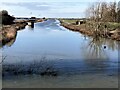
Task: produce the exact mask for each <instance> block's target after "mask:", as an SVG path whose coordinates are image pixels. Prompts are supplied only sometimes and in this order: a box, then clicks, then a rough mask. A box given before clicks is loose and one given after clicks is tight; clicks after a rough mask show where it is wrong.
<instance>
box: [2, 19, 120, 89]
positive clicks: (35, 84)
mask: <svg viewBox="0 0 120 90" xmlns="http://www.w3.org/2000/svg"><path fill="white" fill-rule="evenodd" d="M118 44H119V42H117V41H114V40H109V39H105V38H92V37H88V36H85V35H82V34H80V33H78V32H73V31H70V30H68V29H66V28H64V27H62V26H60V22H59V20H55V19H49V20H47V21H44V22H40V23H35V25H34V28H31V27H30V26H26V28H25V29H23V30H20V31H18V33H17V36H16V38H15V39H13V40H12V41H11V42H9V43H7V44H6V45H5V46H3V47H2V48H1V50H2V53H3V58H4V60H3V73H4V68H5V74H4V75H3V78H2V80H3V81H2V86H3V88H60V87H61V88H62V87H63V88H75V87H76V88H78V87H80V88H106V87H108V88H117V87H118V64H119V61H118V50H119V47H118ZM35 62H36V63H35ZM22 63H23V64H22ZM33 63H34V64H33ZM20 65H21V66H20ZM22 65H23V66H22ZM25 66H26V68H28V67H29V68H30V67H31V68H30V70H31V72H30V70H29V74H26V73H24V74H23V72H25V70H26V68H25ZM37 66H38V67H37ZM41 66H42V69H41V70H44V69H45V68H46V67H47V69H49V70H46V72H48V71H50V70H51V73H54V74H53V75H48V73H47V74H46V73H45V71H44V72H42V74H39V71H40V70H39V69H40V67H41ZM23 67H24V69H21V68H23ZM36 67H37V68H36ZM15 70H16V71H19V70H20V71H21V73H20V72H19V73H15ZM22 70H23V71H22ZM52 70H53V71H54V72H52ZM7 71H8V72H7ZM12 71H14V74H15V75H14V74H11V73H10V72H12ZM26 72H27V71H26ZM37 72H38V73H37ZM30 73H31V74H30ZM45 74H46V75H45Z"/></svg>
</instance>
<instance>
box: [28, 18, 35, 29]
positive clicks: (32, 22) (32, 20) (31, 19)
mask: <svg viewBox="0 0 120 90" xmlns="http://www.w3.org/2000/svg"><path fill="white" fill-rule="evenodd" d="M35 22H36V17H31V18H30V19H29V20H28V26H31V27H32V28H34V23H35Z"/></svg>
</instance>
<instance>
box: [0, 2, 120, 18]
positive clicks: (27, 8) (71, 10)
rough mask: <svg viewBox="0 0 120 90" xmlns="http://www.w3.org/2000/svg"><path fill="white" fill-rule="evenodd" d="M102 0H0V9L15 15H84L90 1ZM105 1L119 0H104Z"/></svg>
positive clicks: (72, 16)
mask: <svg viewBox="0 0 120 90" xmlns="http://www.w3.org/2000/svg"><path fill="white" fill-rule="evenodd" d="M98 1H104V0H2V1H1V0H0V6H1V7H0V9H2V10H3V9H5V10H7V11H8V12H9V13H10V14H11V15H14V16H16V17H31V16H36V17H65V18H66V17H69V18H79V17H85V14H84V13H85V10H86V8H87V7H88V6H89V5H90V4H91V3H92V2H98ZM106 1H107V2H113V1H117V2H118V1H119V0H106Z"/></svg>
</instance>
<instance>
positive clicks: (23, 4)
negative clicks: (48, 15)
mask: <svg viewBox="0 0 120 90" xmlns="http://www.w3.org/2000/svg"><path fill="white" fill-rule="evenodd" d="M2 4H3V5H6V6H20V7H24V8H27V9H30V10H50V7H49V6H48V5H47V4H46V3H36V2H21V3H8V2H3V3H2Z"/></svg>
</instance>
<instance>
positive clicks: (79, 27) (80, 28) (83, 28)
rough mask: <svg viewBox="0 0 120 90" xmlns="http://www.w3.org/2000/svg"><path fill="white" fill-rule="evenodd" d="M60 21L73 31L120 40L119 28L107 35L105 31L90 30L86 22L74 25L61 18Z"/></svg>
mask: <svg viewBox="0 0 120 90" xmlns="http://www.w3.org/2000/svg"><path fill="white" fill-rule="evenodd" d="M60 22H61V26H63V27H65V28H67V29H69V30H72V31H77V32H80V33H82V34H85V35H87V36H93V37H96V36H99V37H103V38H109V39H112V40H117V41H120V30H118V29H117V30H114V31H108V32H107V34H106V35H105V34H104V32H98V33H97V34H96V32H95V31H91V30H88V28H86V25H85V24H83V25H74V24H71V23H66V22H64V21H61V20H60Z"/></svg>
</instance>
